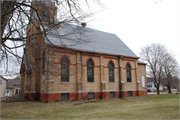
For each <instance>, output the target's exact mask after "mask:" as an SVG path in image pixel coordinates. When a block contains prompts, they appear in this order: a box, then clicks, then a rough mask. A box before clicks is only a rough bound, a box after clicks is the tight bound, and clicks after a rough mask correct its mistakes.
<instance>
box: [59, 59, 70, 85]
mask: <svg viewBox="0 0 180 120" xmlns="http://www.w3.org/2000/svg"><path fill="white" fill-rule="evenodd" d="M61 82H69V60H68V59H67V57H63V59H62V61H61Z"/></svg>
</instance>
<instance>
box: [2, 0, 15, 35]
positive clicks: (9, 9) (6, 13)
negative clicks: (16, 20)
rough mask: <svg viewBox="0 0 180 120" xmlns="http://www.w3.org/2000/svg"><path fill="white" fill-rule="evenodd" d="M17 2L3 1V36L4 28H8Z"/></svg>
mask: <svg viewBox="0 0 180 120" xmlns="http://www.w3.org/2000/svg"><path fill="white" fill-rule="evenodd" d="M15 4H16V0H13V1H3V2H1V38H2V36H3V33H4V29H5V28H6V25H7V22H8V20H9V17H10V16H11V15H12V13H13V12H14V10H13V9H14V5H15Z"/></svg>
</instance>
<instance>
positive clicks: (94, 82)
mask: <svg viewBox="0 0 180 120" xmlns="http://www.w3.org/2000/svg"><path fill="white" fill-rule="evenodd" d="M87 83H95V82H87Z"/></svg>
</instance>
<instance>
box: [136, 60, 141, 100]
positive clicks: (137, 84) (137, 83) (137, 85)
mask: <svg viewBox="0 0 180 120" xmlns="http://www.w3.org/2000/svg"><path fill="white" fill-rule="evenodd" d="M137 65H138V60H137V62H136V63H135V74H136V87H137V88H136V90H137V91H136V93H137V96H139V89H138V87H139V83H140V81H138V75H137V74H138V72H137V70H138V67H137Z"/></svg>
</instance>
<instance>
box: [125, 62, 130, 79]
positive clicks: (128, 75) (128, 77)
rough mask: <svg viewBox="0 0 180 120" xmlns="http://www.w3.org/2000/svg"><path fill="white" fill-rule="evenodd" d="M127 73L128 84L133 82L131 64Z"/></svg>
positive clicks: (127, 68) (128, 65)
mask: <svg viewBox="0 0 180 120" xmlns="http://www.w3.org/2000/svg"><path fill="white" fill-rule="evenodd" d="M126 71H127V82H131V66H130V64H129V63H128V64H127V66H126Z"/></svg>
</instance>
